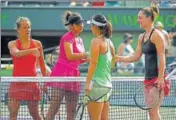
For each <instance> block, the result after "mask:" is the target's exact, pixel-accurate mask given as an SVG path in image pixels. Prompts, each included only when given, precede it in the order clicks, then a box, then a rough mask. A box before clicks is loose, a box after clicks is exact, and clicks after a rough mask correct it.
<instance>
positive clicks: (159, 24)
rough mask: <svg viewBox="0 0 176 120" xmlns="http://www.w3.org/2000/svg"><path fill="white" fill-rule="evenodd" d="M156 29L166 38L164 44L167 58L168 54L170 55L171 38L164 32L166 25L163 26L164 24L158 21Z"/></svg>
mask: <svg viewBox="0 0 176 120" xmlns="http://www.w3.org/2000/svg"><path fill="white" fill-rule="evenodd" d="M155 27H156V28H157V29H158V30H160V31H161V32H162V34H163V36H164V40H165V41H164V42H165V53H166V56H168V53H169V42H170V37H169V34H168V32H167V31H166V30H164V25H163V24H162V22H160V21H158V22H156V24H155Z"/></svg>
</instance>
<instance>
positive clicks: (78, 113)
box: [74, 88, 111, 120]
mask: <svg viewBox="0 0 176 120" xmlns="http://www.w3.org/2000/svg"><path fill="white" fill-rule="evenodd" d="M98 89H99V91H94V88H93V89H92V90H91V91H92V93H95V92H98V94H97V96H95V95H93V96H92V94H91V93H90V94H88V95H85V96H84V97H83V101H82V103H81V104H80V105H79V106H78V108H77V110H76V114H75V116H74V120H82V118H83V114H84V110H85V106H86V105H87V103H88V100H90V101H95V102H96V101H98V100H100V99H101V98H103V97H104V96H105V95H107V94H108V93H109V92H111V88H102V89H101V88H98Z"/></svg>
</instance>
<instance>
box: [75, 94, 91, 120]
mask: <svg viewBox="0 0 176 120" xmlns="http://www.w3.org/2000/svg"><path fill="white" fill-rule="evenodd" d="M87 102H88V96H84V97H83V101H82V102H81V103H80V105H79V106H78V108H77V110H76V114H75V116H74V120H82V118H83V114H84V109H85V106H86V105H87Z"/></svg>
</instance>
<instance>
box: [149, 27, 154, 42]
mask: <svg viewBox="0 0 176 120" xmlns="http://www.w3.org/2000/svg"><path fill="white" fill-rule="evenodd" d="M154 30H155V28H153V29H152V31H151V33H150V36H149V40H150V38H151V36H152V33H153V31H154Z"/></svg>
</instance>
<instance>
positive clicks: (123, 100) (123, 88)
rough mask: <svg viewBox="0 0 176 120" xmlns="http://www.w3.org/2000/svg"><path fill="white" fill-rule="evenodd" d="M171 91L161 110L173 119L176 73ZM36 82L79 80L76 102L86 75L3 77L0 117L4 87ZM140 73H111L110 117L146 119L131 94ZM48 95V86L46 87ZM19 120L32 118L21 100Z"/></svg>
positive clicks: (62, 111) (5, 108) (5, 119)
mask: <svg viewBox="0 0 176 120" xmlns="http://www.w3.org/2000/svg"><path fill="white" fill-rule="evenodd" d="M171 78H172V79H171V82H172V84H171V93H170V96H168V97H165V99H164V101H163V103H162V107H161V110H160V113H161V117H162V120H176V76H173V77H171ZM22 81H23V82H24V81H26V82H36V81H37V82H38V83H39V85H42V84H43V83H44V82H53V81H55V82H56V81H57V82H73V81H76V82H80V83H81V93H80V94H79V103H80V102H81V101H82V98H83V95H84V84H85V78H84V77H79V78H55V77H52V78H47V77H44V78H35V79H34V78H22V77H19V78H12V77H2V78H1V82H0V88H1V89H0V90H1V91H0V100H1V104H0V108H1V111H0V114H1V115H0V116H1V117H0V120H8V116H9V112H8V106H7V101H8V99H7V91H8V87H9V83H10V82H22ZM142 81H143V78H142V77H112V82H113V92H112V96H111V99H110V104H111V106H110V112H109V120H147V119H148V115H147V111H145V110H141V109H140V108H138V107H136V105H135V103H134V100H133V95H134V93H135V91H136V90H137V89H138V88H139V87H140V86H141V85H142ZM48 91H49V95H50V92H51V88H49V90H48ZM44 104H45V105H44V106H45V111H47V108H48V107H49V100H48V101H46V102H45V103H44ZM41 105H42V102H41V101H40V106H39V111H40V109H41ZM58 116H59V115H56V118H55V120H58V119H59V117H58ZM18 120H32V118H31V117H30V115H29V112H28V109H27V105H26V103H25V102H21V107H20V110H19V113H18ZM60 120H66V108H65V100H63V102H62V105H61V108H60ZM83 120H89V117H88V114H87V110H85V112H84V117H83Z"/></svg>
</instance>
